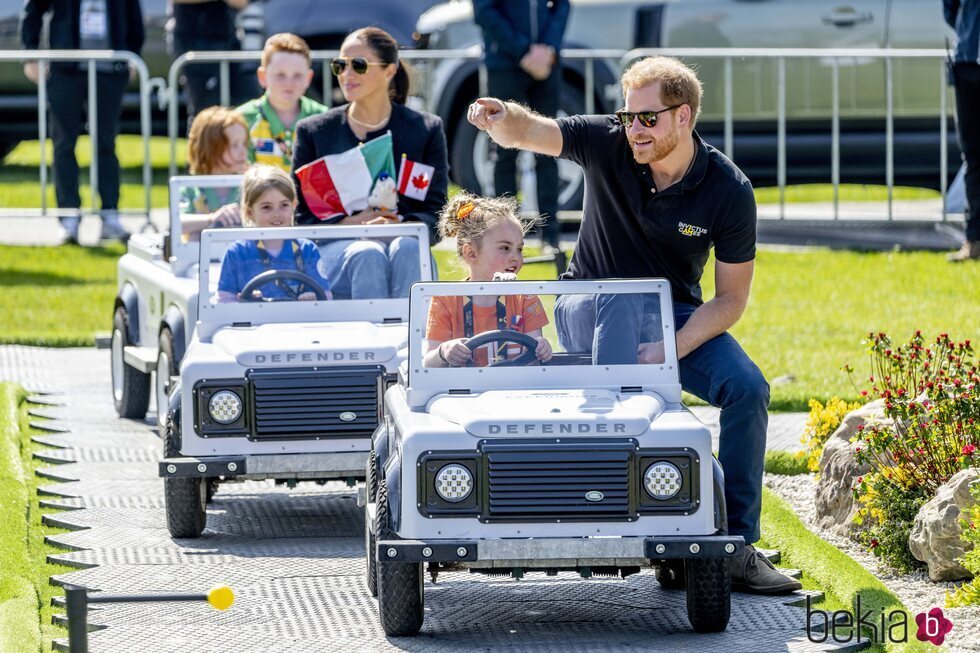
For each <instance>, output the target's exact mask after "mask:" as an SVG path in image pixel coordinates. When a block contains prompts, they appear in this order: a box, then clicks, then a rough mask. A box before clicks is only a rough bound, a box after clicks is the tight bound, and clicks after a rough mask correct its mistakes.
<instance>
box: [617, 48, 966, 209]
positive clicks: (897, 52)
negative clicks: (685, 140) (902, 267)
mask: <svg viewBox="0 0 980 653" xmlns="http://www.w3.org/2000/svg"><path fill="white" fill-rule="evenodd" d="M654 55H669V56H673V57H678V58H681V59H683V58H702V59H708V58H710V59H722V60H723V62H724V71H725V85H724V86H725V88H724V93H725V96H724V97H725V100H724V102H725V115H724V129H725V138H724V152H725V154H726V155H727V156H728V157H729V158H734V133H733V132H734V127H733V110H732V97H733V95H734V93H733V85H732V77H733V74H732V62H733V60H735V59H746V58H751V59H770V60H775V61H776V64H777V71H778V73H777V74H778V79H777V107H776V113H777V117H776V125H777V154H776V160H777V163H776V169H777V172H776V175H777V180H778V187H779V219H780V220H783V219H785V218H786V61H787V59H807V58H810V59H814V58H815V59H820V60H830V62H831V93H832V96H831V97H832V103H831V111H832V114H831V184H832V185H833V195H834V200H833V206H834V208H833V219H834V220H839V219H840V65H841V61H842V60H844V59H863V58H867V59H883V60H884V63H885V185H886V186H887V189H888V220H894V197H893V194H894V186H895V183H894V182H895V174H894V173H895V138H894V137H895V88H894V86H895V84H894V82H895V79H894V70H893V66H894V61H895V60H896V59H932V60H935V61H936V80H937V83H936V87H937V91H938V94H939V113H938V115H937V120H938V121H939V133H940V140H939V149H940V155H939V169H940V173H939V184H940V194H941V195H942V198H943V200H942V202H943V206H942V220H943V221H946V220H947V219H948V216H947V214H946V180H947V176H948V170H947V163H946V159H947V145H946V140H947V137H946V134H947V127H946V121H947V119H948V116H947V93H948V92H949V90H948V88H947V83H946V69H945V65H946V58H947V56H948V55H947V53H946V51H945V50H912V49H874V48H864V49H846V50H845V49H819V48H797V49H792V50H786V49H762V48H642V49H636V50H630V51H629V52H627V53H626V54H625V55H624V56H623V57H622V58H621V59H620V67H621V68H622V69H625V67H626V66H628V65H629V64H630V62H632V61H634V60H635V59H638V58H640V57H646V56H654Z"/></svg>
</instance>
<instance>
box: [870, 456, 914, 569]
mask: <svg viewBox="0 0 980 653" xmlns="http://www.w3.org/2000/svg"><path fill="white" fill-rule="evenodd" d="M895 474H896V472H895V470H894V469H885V470H883V471H881V472H871V473H870V474H868V475H866V476H863V477H862V476H858V478H857V483H856V485H855V488H854V489H855V494H856V495H857V499H858V501H859V502H860V504H861V508H860V509H859V510H858V513H857V515H855V517H854V521H855V523H857V524H864V523H869V524H870V526H869V527H868V528H867V529H866V530H863V531H861V532H860V533H859V534H858V539H859V540H860V542H861V543H862V544H864V545H865V546H866V547H868V550H870V551H871V553H873V554H874V555H875V556H877V557H878V558H881V559H882V560H883V561H884V562H885V563H887V564H888V565H890V566H892V567H894V568H895V569H897V570H899V571H903V572H908V571H913V570H915V569H921V568H922V567H924V566H925V564H924V563H922V562H920V561H919V560H917V559H916V558H915V556H913V555H912V552H911V551H909V533H911V532H912V525H913V523H914V522H915V516H916V515H917V514H918V512H919V508H921V507H922V504H924V503H925V502H926V501H928V500H929V496H930V495H927V493H926V492H925V490H924V489H923V488H921V487H919V486H916V485H910V484H907V483H905V482H902V481H897V480H896V477H895Z"/></svg>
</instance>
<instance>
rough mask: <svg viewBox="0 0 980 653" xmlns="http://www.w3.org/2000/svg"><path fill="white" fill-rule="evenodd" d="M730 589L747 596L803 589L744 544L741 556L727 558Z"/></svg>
mask: <svg viewBox="0 0 980 653" xmlns="http://www.w3.org/2000/svg"><path fill="white" fill-rule="evenodd" d="M728 570H729V571H730V572H731V574H732V589H733V590H735V591H736V592H747V593H749V594H786V593H788V592H795V591H796V590H798V589H803V585H802V583H800V581H798V580H796V579H795V578H790V577H789V576H787V575H785V574H783V573H781V572H780V571H778V570H777V569H776V568H775V567H774V566H773V564H772V563H771V562H769V558H767V557H766V556H764V555H762V554H761V553H759V552H758V551H756V550H755V547H754V546H752V545H751V544H746V545H745V548H744V549H743V550H742V554H741V555H739V556H735V557H734V558H729V560H728Z"/></svg>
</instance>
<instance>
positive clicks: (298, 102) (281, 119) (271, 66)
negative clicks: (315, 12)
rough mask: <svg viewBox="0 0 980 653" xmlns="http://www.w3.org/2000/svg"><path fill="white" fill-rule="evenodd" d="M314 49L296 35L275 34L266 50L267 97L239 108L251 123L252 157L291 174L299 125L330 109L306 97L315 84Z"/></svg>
mask: <svg viewBox="0 0 980 653" xmlns="http://www.w3.org/2000/svg"><path fill="white" fill-rule="evenodd" d="M311 62H312V60H311V58H310V46H308V45H307V44H306V41H304V40H303V39H302V38H300V37H298V36H296V35H295V34H289V33H281V34H273V35H272V36H270V37H269V38H268V39H267V40H266V42H265V47H264V48H263V49H262V65H261V66H260V67H259V70H258V77H259V84H260V85H261V86H262V88H264V89H265V95H263V96H262V97H260V98H257V99H255V100H251V101H250V102H246V103H245V104H243V105H242V106H240V107H238V112H239V113H241V114H242V115H243V116H245V122H247V123H248V134H249V139H250V143H249V148H248V158H249V161H251V162H252V163H265V164H267V165H273V166H278V167H280V168H282V169H283V170H285V171H286V172H289V170H290V168H291V167H292V163H293V133H294V131H295V127H296V123H297V122H299V121H300V120H302V119H303V118H307V117H309V116H314V115H316V114H318V113H323V112H324V111H326V110H327V107H325V106H323V105H322V104H320V103H319V102H317V101H316V100H311V99H310V98H308V97H306V96H305V95H304V93H306V89H308V88H309V87H310V83H311V82H312V81H313V70H312V68H311V67H310V65H311Z"/></svg>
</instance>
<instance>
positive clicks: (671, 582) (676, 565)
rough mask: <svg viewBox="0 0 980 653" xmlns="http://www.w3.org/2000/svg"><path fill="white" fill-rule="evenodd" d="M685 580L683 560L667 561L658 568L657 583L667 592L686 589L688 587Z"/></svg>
mask: <svg viewBox="0 0 980 653" xmlns="http://www.w3.org/2000/svg"><path fill="white" fill-rule="evenodd" d="M684 579H685V574H684V561H683V560H665V561H663V562H662V563H661V564H659V565H658V566H657V582H658V583H660V586H661V587H662V588H664V589H665V590H682V589H684V588H685V587H686V583H685V581H684Z"/></svg>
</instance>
